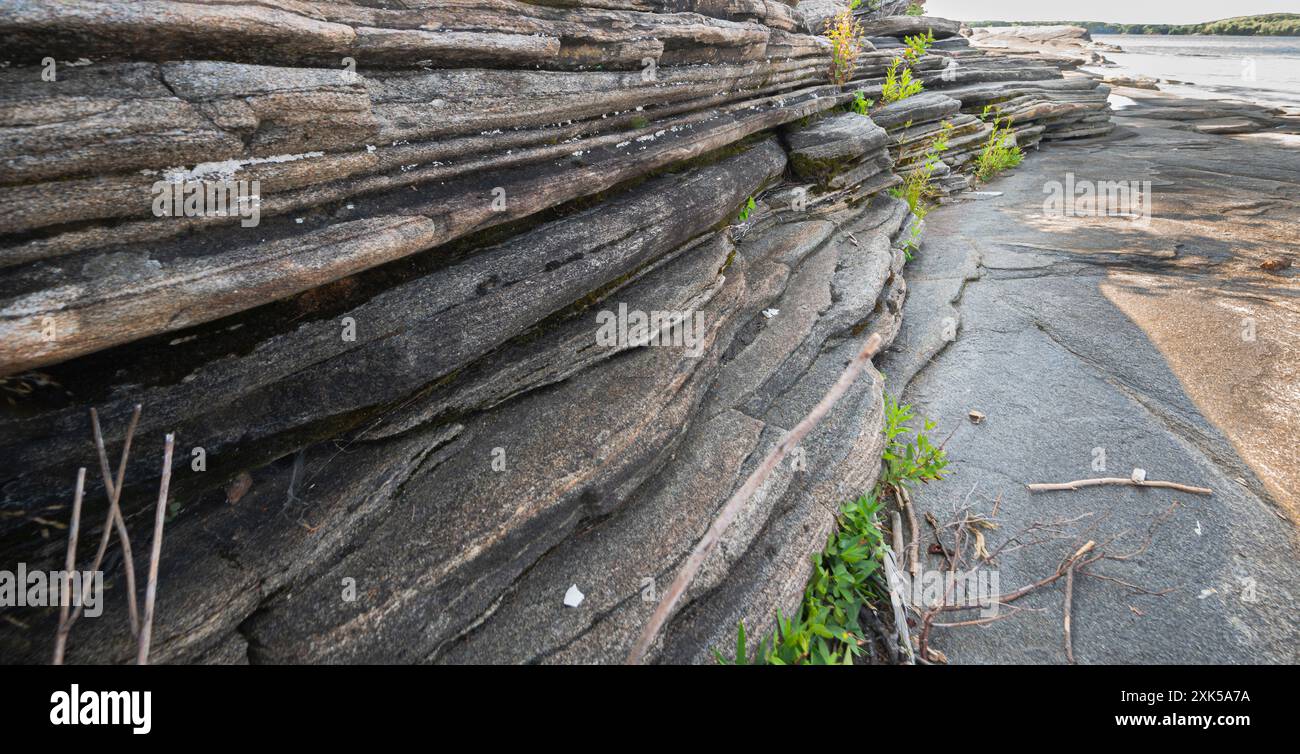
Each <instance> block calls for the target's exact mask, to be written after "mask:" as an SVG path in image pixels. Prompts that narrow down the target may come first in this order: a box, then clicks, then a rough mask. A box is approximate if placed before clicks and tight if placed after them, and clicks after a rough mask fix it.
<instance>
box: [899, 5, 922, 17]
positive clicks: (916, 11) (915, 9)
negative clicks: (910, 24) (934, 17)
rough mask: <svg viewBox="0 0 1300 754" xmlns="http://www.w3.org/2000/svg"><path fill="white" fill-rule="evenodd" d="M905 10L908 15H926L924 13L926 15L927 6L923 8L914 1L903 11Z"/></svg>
mask: <svg viewBox="0 0 1300 754" xmlns="http://www.w3.org/2000/svg"><path fill="white" fill-rule="evenodd" d="M903 12H904V13H905V14H906V15H909V16H924V15H925V8H922V7H921V6H919V5H917V4H916V3H912V4H911V5H909V6H907V10H905V11H903Z"/></svg>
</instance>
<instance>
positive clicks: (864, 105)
mask: <svg viewBox="0 0 1300 754" xmlns="http://www.w3.org/2000/svg"><path fill="white" fill-rule="evenodd" d="M874 104H875V103H874V102H872V101H871V100H869V99H867V93H866V92H864V91H862V90H861V89H859V90H858V91H856V92H854V93H853V102H851V103H849V110H850V111H851V112H855V113H857V114H858V115H867V114H868V113H870V112H871V106H872V105H874Z"/></svg>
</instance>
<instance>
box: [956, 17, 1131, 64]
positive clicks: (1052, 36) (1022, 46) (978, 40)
mask: <svg viewBox="0 0 1300 754" xmlns="http://www.w3.org/2000/svg"><path fill="white" fill-rule="evenodd" d="M965 33H966V36H968V37H969V38H970V41H971V44H973V45H975V46H976V47H978V48H980V49H982V50H987V51H990V52H997V53H1000V54H1004V55H1028V56H1031V57H1038V58H1043V59H1047V60H1052V61H1055V62H1059V63H1063V64H1068V65H1073V66H1082V65H1109V64H1110V61H1109V60H1107V59H1106V57H1105V56H1104V55H1103V54H1102V53H1104V52H1120V51H1121V50H1120V49H1119V48H1118V47H1116V46H1114V45H1109V44H1105V43H1103V42H1097V41H1094V40H1093V38H1092V35H1091V34H1090V33H1088V30H1087V29H1085V28H1084V27H1082V26H1065V25H1062V26H976V27H974V28H970V27H967V29H966V30H965Z"/></svg>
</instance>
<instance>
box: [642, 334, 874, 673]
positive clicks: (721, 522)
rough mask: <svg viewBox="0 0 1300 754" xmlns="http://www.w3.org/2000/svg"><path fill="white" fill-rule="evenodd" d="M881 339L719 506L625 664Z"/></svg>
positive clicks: (654, 633) (645, 645)
mask: <svg viewBox="0 0 1300 754" xmlns="http://www.w3.org/2000/svg"><path fill="white" fill-rule="evenodd" d="M882 342H883V341H882V339H881V337H880V335H879V334H878V333H877V334H873V335H872V336H871V337H870V338H868V339H867V342H866V344H865V345H863V346H862V350H861V351H859V352H858V355H857V356H856V357H854V359H853V360H852V361H850V362H849V365H848V367H847V368H845V370H844V372H843V374H841V375H840V377H839V379H838V380H836V382H835V384H834V385H833V386H831V389H830V390H829V391H828V392H827V393H826V395H825V396H823V397H822V399H821V402H819V403H818V404H817V405H816V406H814V407H813V410H812V411H811V412H809V414H808V415H807V416H805V417H804V418H803V421H801V422H799V423H798V424H797V425H795V427H794V429H792V430H790V431H789V433H787V434H786V436H785V437H784V438H782V439H781V442H779V443H777V445H776V447H775V448H773V449H772V451H771V452H770V453H768V454H767V457H766V458H764V459H763V462H762V463H760V464H759V465H758V468H756V469H754V472H753V473H752V474H750V475H749V478H748V479H746V480H745V483H744V484H743V485H741V487H740V489H738V490H736V492H735V494H733V495H732V496H731V498H730V499H729V500H727V502H726V504H724V505H723V506H722V510H720V511H719V512H718V516H717V518H715V519H714V520H713V524H712V525H711V526H710V527H709V529H708V531H706V532H705V533H704V536H703V537H702V538H701V539H700V541H699V543H698V544H696V545H695V549H694V550H693V551H692V552H691V555H690V557H688V558H687V559H686V563H685V564H683V565H682V568H681V570H680V571H678V572H677V576H676V577H675V578H674V579H673V582H672V584H671V585H669V587H668V590H667V591H666V592H664V596H663V597H662V598H661V599H660V600H659V604H658V605H657V606H656V607H655V611H654V613H652V614H651V615H650V621H649V622H648V623H647V624H646V626H645V629H644V630H643V631H642V632H641V636H640V638H638V639H637V641H636V643H635V644H633V645H632V649H631V651H629V652H628V655H627V664H629V665H639V664H640V663H641V660H642V658H643V657H644V656H645V653H646V652H647V651H648V650H649V649H650V646H651V645H652V644H654V642H655V639H657V638H658V637H659V631H660V630H661V629H662V628H663V625H664V623H666V622H667V621H668V616H670V615H671V614H672V612H673V608H675V607H676V606H677V603H678V601H679V600H681V598H682V596H683V595H684V594H686V589H687V588H688V587H689V586H690V585H691V582H692V581H694V580H695V575H696V574H697V573H699V570H700V568H701V567H702V566H703V565H704V561H705V559H706V558H708V556H709V553H711V552H713V548H714V547H716V546H717V544H718V541H719V540H721V539H722V534H723V532H725V531H726V530H727V527H728V526H730V525H731V523H732V521H734V520H735V518H736V516H738V515H739V514H740V510H741V508H742V507H744V505H745V503H747V502H749V499H750V498H751V497H753V495H754V493H755V492H757V491H758V489H759V487H761V486H762V485H763V482H765V481H767V478H768V476H769V475H771V473H772V470H773V469H775V468H776V466H777V464H779V463H780V462H781V461H782V459H784V458H785V457H786V456H787V455H789V453H790V451H791V450H793V449H794V448H795V447H797V446H798V445H799V443H800V441H802V440H803V438H804V437H805V436H806V435H807V434H808V433H809V432H810V431H812V428H813V427H815V426H817V424H818V423H819V422H820V421H821V420H822V419H823V418H824V417H825V416H826V414H828V413H830V410H831V408H832V407H834V406H835V404H836V403H838V402H839V400H840V398H842V397H844V394H845V393H846V392H848V390H849V387H850V386H852V385H853V383H854V382H856V381H857V379H858V375H860V374H861V373H862V370H863V368H864V367H866V365H867V363H868V362H870V361H871V358H872V357H873V356H875V355H876V351H878V350H880V346H881V343H882Z"/></svg>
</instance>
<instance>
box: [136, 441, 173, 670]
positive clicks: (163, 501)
mask: <svg viewBox="0 0 1300 754" xmlns="http://www.w3.org/2000/svg"><path fill="white" fill-rule="evenodd" d="M175 440H176V436H175V435H167V440H166V443H165V445H164V449H163V469H162V482H161V483H160V484H159V485H158V509H157V510H156V511H155V512H154V520H153V549H152V550H151V551H150V553H149V581H148V584H147V586H145V591H144V623H142V624H141V625H140V643H139V651H138V652H137V653H136V659H135V662H136V664H137V665H148V664H149V640H150V638H152V635H153V604H154V598H155V597H156V596H157V594H158V561H159V559H160V558H161V557H162V536H163V522H164V520H165V518H166V516H167V492H168V488H169V487H171V481H172V446H173V445H174V444H175Z"/></svg>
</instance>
